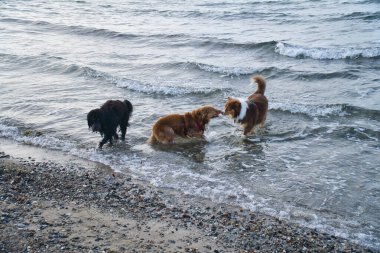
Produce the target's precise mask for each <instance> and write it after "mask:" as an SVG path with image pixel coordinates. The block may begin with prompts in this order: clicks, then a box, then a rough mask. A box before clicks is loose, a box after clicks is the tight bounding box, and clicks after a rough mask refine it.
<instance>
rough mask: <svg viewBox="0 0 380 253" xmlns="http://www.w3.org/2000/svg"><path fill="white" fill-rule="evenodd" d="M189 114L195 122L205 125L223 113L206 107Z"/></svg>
mask: <svg viewBox="0 0 380 253" xmlns="http://www.w3.org/2000/svg"><path fill="white" fill-rule="evenodd" d="M191 114H192V116H193V117H194V118H195V119H196V120H198V121H200V122H201V123H202V124H203V125H206V124H208V123H209V122H210V120H211V119H213V118H216V117H218V116H219V115H220V114H223V112H222V111H221V110H218V109H215V108H214V107H212V106H209V105H207V106H203V107H201V108H198V109H196V110H194V111H192V112H191Z"/></svg>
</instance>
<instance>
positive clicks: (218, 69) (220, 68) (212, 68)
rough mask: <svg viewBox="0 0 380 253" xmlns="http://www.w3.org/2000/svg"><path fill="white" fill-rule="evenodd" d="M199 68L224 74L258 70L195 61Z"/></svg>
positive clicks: (245, 73)
mask: <svg viewBox="0 0 380 253" xmlns="http://www.w3.org/2000/svg"><path fill="white" fill-rule="evenodd" d="M195 65H197V66H198V67H199V68H200V69H202V70H205V71H207V72H212V73H219V74H224V75H234V76H240V75H250V74H252V73H255V72H257V71H258V70H255V69H252V68H248V67H223V66H214V65H208V64H202V63H195Z"/></svg>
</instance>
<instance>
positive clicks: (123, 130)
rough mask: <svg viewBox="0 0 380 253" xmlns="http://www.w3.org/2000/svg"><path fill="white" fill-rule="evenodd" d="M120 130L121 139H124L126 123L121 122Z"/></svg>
mask: <svg viewBox="0 0 380 253" xmlns="http://www.w3.org/2000/svg"><path fill="white" fill-rule="evenodd" d="M120 130H121V140H122V141H125V134H126V133H127V125H125V124H121V125H120Z"/></svg>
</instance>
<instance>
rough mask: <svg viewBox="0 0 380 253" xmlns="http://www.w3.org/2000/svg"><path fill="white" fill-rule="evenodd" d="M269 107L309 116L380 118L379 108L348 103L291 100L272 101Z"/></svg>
mask: <svg viewBox="0 0 380 253" xmlns="http://www.w3.org/2000/svg"><path fill="white" fill-rule="evenodd" d="M269 107H270V110H273V111H279V112H288V113H292V114H304V115H306V116H309V117H330V116H337V117H341V116H347V117H350V116H351V117H358V116H360V117H365V118H368V119H373V120H379V119H380V111H378V110H371V109H366V108H361V107H357V106H352V105H347V104H327V105H312V104H299V103H291V102H285V103H284V102H282V103H281V102H271V103H270V104H269Z"/></svg>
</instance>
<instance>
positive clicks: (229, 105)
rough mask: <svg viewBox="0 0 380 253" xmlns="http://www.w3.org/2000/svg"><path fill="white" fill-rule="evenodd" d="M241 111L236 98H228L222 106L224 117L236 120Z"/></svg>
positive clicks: (239, 103)
mask: <svg viewBox="0 0 380 253" xmlns="http://www.w3.org/2000/svg"><path fill="white" fill-rule="evenodd" d="M240 111H241V102H240V101H239V100H238V99H236V98H231V97H228V100H227V102H226V104H225V105H224V115H227V116H230V117H231V118H233V119H236V118H237V117H238V116H239V114H240Z"/></svg>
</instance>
